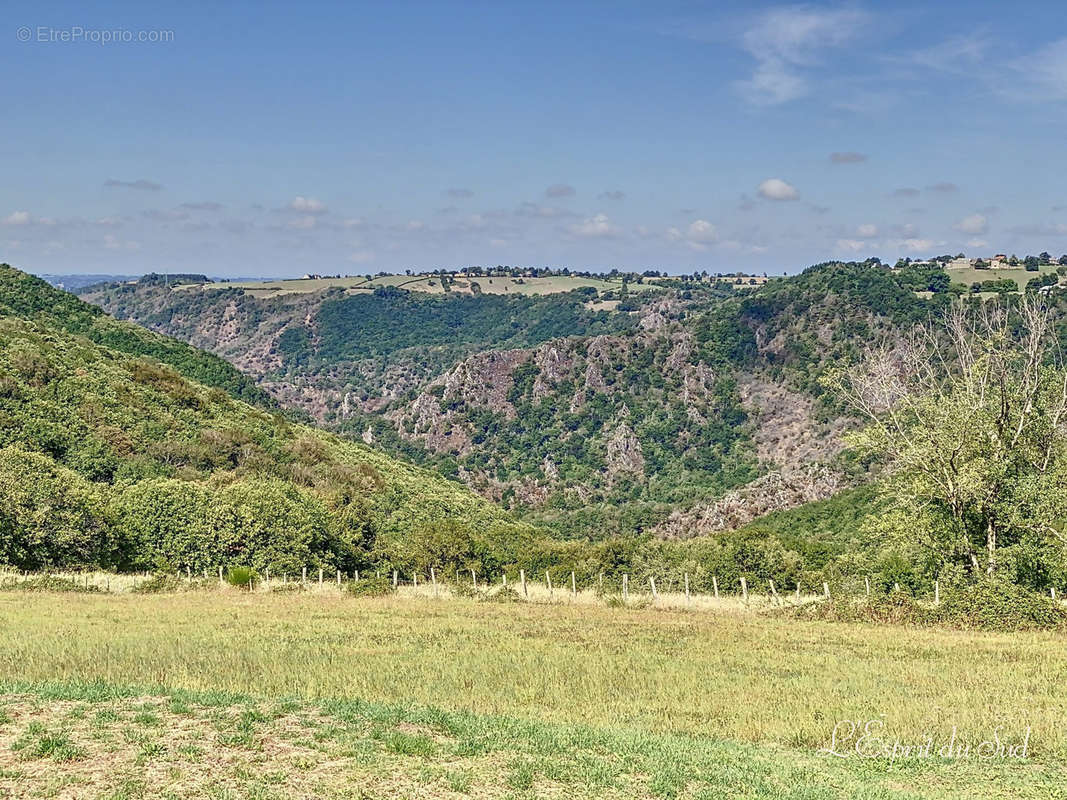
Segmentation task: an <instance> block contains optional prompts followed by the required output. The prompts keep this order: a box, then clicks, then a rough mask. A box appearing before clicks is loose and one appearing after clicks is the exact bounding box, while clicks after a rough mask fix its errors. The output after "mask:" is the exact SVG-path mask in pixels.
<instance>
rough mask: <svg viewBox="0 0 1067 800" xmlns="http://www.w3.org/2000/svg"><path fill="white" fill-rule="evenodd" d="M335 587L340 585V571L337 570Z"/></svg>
mask: <svg viewBox="0 0 1067 800" xmlns="http://www.w3.org/2000/svg"><path fill="white" fill-rule="evenodd" d="M337 585H338V586H340V585H341V570H337Z"/></svg>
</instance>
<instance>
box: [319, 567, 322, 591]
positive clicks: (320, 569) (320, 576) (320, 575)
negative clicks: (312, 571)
mask: <svg viewBox="0 0 1067 800" xmlns="http://www.w3.org/2000/svg"><path fill="white" fill-rule="evenodd" d="M321 586H322V567H319V587H320V588H321Z"/></svg>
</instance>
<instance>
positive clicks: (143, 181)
mask: <svg viewBox="0 0 1067 800" xmlns="http://www.w3.org/2000/svg"><path fill="white" fill-rule="evenodd" d="M104 186H106V187H107V188H109V189H136V190H138V191H141V192H158V191H161V190H162V189H163V184H161V183H156V182H155V181H150V180H148V179H147V178H138V179H137V180H135V181H120V180H118V179H116V178H108V179H107V180H106V181H104Z"/></svg>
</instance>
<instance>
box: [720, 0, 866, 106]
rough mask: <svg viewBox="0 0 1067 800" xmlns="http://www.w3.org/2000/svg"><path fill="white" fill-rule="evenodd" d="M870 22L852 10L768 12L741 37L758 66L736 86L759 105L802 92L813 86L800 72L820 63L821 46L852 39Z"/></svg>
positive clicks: (827, 46) (798, 9)
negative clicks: (748, 77)
mask: <svg viewBox="0 0 1067 800" xmlns="http://www.w3.org/2000/svg"><path fill="white" fill-rule="evenodd" d="M866 21H867V15H866V14H864V13H863V12H860V11H856V10H853V9H837V10H827V9H817V8H811V7H809V6H794V7H785V8H776V9H772V10H770V11H768V12H766V13H764V14H763V15H761V16H760V17H759V19H758V20H757V21H756V22H755V24H754V25H753V26H752V27H751V28H749V29H748V30H747V31H745V34H744V36H743V38H742V46H743V47H744V49H745V50H747V51H748V52H749V54H751V55H752V57H753V58H755V59H756V69H755V71H754V72H753V74H752V77H751V78H750V79H749V80H746V81H739V82H738V83H737V88H738V89H739V90H740V91H741V92H742V94H743V95H744V96H745V98H746V99H747V100H748V101H749V102H750V103H753V104H755V105H777V104H779V103H786V102H789V101H790V100H795V99H797V98H798V97H803V96H804V95H806V94H808V92H809V91H810V89H809V85H808V80H807V79H806V78H805V77H804V76H803V75H802V74H801V71H802V70H804V69H810V68H811V67H813V66H815V65H817V64H818V61H819V55H820V53H821V52H822V51H825V50H827V49H829V48H833V47H840V46H841V45H844V44H846V43H848V42H849V41H851V40H852V39H853V38H854V37H855V35H856V34H857V33H858V32H859V30H860V29H861V28H862V27H863V25H864V23H865V22H866Z"/></svg>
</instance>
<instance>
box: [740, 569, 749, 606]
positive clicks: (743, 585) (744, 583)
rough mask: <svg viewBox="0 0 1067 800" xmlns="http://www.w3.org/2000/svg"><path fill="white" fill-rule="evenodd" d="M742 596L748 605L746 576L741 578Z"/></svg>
mask: <svg viewBox="0 0 1067 800" xmlns="http://www.w3.org/2000/svg"><path fill="white" fill-rule="evenodd" d="M741 596H742V597H744V598H745V603H746V604H747V603H748V583H747V582H746V581H745V578H744V576H742V577H741Z"/></svg>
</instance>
